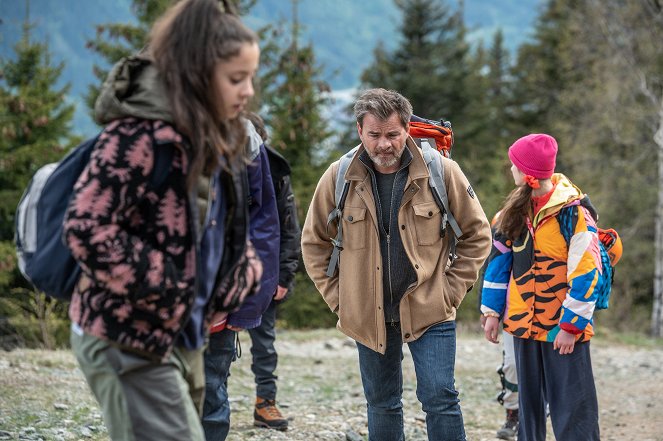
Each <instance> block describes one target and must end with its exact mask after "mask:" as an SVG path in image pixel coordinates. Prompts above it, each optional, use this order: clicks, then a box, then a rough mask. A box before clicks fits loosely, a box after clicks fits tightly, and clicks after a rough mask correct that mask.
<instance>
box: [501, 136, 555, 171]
mask: <svg viewBox="0 0 663 441" xmlns="http://www.w3.org/2000/svg"><path fill="white" fill-rule="evenodd" d="M556 156H557V141H555V138H553V137H552V136H550V135H545V134H543V133H533V134H531V135H527V136H523V137H522V138H520V139H518V140H517V141H516V142H514V143H513V144H512V145H511V147H509V159H511V162H513V163H514V164H515V166H516V167H518V170H520V171H521V172H523V173H525V174H526V175H531V176H534V177H535V178H537V179H548V178H550V177H551V176H552V174H553V172H554V171H555V157H556Z"/></svg>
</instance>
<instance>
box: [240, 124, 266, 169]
mask: <svg viewBox="0 0 663 441" xmlns="http://www.w3.org/2000/svg"><path fill="white" fill-rule="evenodd" d="M242 122H243V123H244V128H245V129H246V137H247V140H246V154H247V156H248V158H249V161H251V162H253V161H254V160H255V159H256V158H257V157H258V155H259V154H260V146H261V145H262V138H261V137H260V135H258V132H257V131H256V128H255V127H254V126H253V123H252V122H251V121H249V120H248V119H246V118H243V119H242Z"/></svg>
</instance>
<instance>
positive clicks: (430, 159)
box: [327, 138, 463, 277]
mask: <svg viewBox="0 0 663 441" xmlns="http://www.w3.org/2000/svg"><path fill="white" fill-rule="evenodd" d="M413 139H414V141H415V143H416V144H417V146H419V148H421V153H422V155H423V157H424V161H425V162H426V166H427V167H428V172H429V173H430V179H429V180H428V185H429V186H430V189H431V191H432V193H433V198H434V199H435V202H436V203H437V205H438V206H439V207H440V212H441V213H442V222H440V237H444V236H445V235H446V231H447V224H449V226H451V230H452V231H453V235H454V237H453V240H452V243H451V255H450V258H451V260H452V261H453V259H455V257H456V256H455V249H456V243H457V242H458V238H459V237H460V236H461V235H462V234H463V233H462V231H461V229H460V226H459V225H458V222H456V219H455V218H454V215H453V213H451V210H450V209H449V199H448V197H447V188H446V186H445V185H444V166H443V165H442V155H441V154H440V153H439V152H438V151H437V150H436V149H435V148H434V147H433V145H435V139H432V138H413ZM358 148H359V147H355V148H353V149H352V150H350V151H349V152H348V153H346V154H345V155H343V156H342V157H341V159H340V162H339V167H338V174H337V175H336V183H335V190H334V202H335V203H336V207H335V208H334V209H333V210H332V211H331V212H330V213H329V215H328V216H327V226H328V227H329V224H330V223H332V222H336V225H337V227H338V230H337V233H336V237H335V238H334V239H332V240H331V241H332V244H333V245H334V249H333V250H332V254H331V258H330V259H329V266H328V267H327V277H333V276H334V274H335V273H336V268H337V267H338V262H339V259H340V257H341V251H342V250H343V226H342V223H341V219H342V218H343V208H344V206H345V199H346V197H347V196H348V190H349V188H350V181H348V180H346V179H345V173H346V172H347V170H348V167H349V166H350V162H351V161H352V157H353V156H354V155H355V153H356V152H357V149H358Z"/></svg>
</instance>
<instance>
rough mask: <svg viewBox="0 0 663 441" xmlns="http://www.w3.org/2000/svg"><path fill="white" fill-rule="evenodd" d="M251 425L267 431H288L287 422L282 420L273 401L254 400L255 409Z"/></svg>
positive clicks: (258, 398)
mask: <svg viewBox="0 0 663 441" xmlns="http://www.w3.org/2000/svg"><path fill="white" fill-rule="evenodd" d="M253 425H254V426H258V427H266V428H267V429H276V430H288V420H286V419H285V418H283V415H281V412H280V411H279V409H278V408H277V407H276V401H275V400H266V399H264V398H260V397H257V398H256V407H255V410H254V411H253Z"/></svg>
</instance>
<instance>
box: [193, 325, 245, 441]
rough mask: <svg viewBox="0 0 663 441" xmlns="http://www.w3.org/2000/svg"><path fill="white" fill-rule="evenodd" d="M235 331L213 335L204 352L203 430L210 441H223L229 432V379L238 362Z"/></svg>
mask: <svg viewBox="0 0 663 441" xmlns="http://www.w3.org/2000/svg"><path fill="white" fill-rule="evenodd" d="M236 335H237V333H236V332H235V331H230V330H228V329H224V330H223V331H221V332H216V333H214V334H211V335H210V337H209V345H208V346H207V350H206V351H205V404H204V405H203V418H202V421H203V429H204V430H205V439H207V441H223V440H225V439H226V437H227V436H228V431H229V430H230V403H229V402H228V377H229V376H230V364H231V363H232V362H233V361H234V360H235V336H236Z"/></svg>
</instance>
